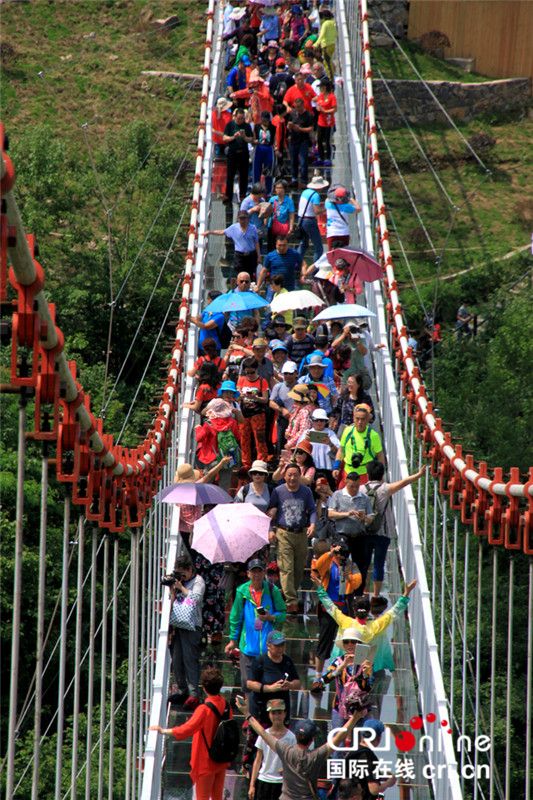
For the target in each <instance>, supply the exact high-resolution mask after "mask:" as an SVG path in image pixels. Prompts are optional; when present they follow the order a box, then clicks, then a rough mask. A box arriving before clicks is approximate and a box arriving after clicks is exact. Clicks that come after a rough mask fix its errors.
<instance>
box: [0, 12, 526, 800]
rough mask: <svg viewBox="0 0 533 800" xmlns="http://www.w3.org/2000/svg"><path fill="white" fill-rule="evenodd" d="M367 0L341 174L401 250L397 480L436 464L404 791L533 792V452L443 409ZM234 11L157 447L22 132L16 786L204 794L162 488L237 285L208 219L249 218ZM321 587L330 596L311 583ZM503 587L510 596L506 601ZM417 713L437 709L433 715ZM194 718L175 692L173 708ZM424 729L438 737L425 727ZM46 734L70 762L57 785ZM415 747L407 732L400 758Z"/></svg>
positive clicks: (421, 514)
mask: <svg viewBox="0 0 533 800" xmlns="http://www.w3.org/2000/svg"><path fill="white" fill-rule="evenodd" d="M366 6H367V3H366V0H362V2H361V3H359V4H358V3H356V2H355V0H337V2H336V4H335V14H336V21H337V27H338V31H339V38H338V44H337V54H336V58H337V68H338V72H339V73H340V75H341V76H342V84H341V85H340V87H339V88H338V92H337V94H338V101H339V111H338V124H337V132H336V136H335V145H336V148H335V159H334V164H333V168H332V175H333V178H334V179H338V180H340V179H341V178H342V182H343V183H350V184H351V187H352V189H353V192H354V194H355V196H356V197H357V198H358V200H359V202H360V205H361V207H362V213H361V214H360V215H359V217H358V220H357V226H355V225H354V228H353V231H352V233H353V236H354V238H355V240H358V241H359V242H360V244H361V246H362V247H363V248H364V249H366V250H368V251H371V252H374V253H376V255H377V256H378V257H379V260H380V262H381V264H382V266H383V282H382V284H381V285H374V284H371V285H367V288H366V304H367V306H368V308H370V309H371V310H372V311H373V312H374V313H375V315H376V316H375V318H373V319H372V321H371V332H372V335H373V338H374V340H375V341H376V342H378V343H382V344H384V345H386V347H385V349H384V350H382V351H380V354H379V355H377V356H376V358H375V360H374V372H375V389H376V399H377V401H378V403H379V417H380V425H381V430H382V435H383V441H384V443H385V451H386V455H387V463H388V473H389V478H390V480H391V481H396V480H399V479H401V478H403V477H406V475H408V474H409V473H410V472H413V471H415V470H417V469H418V468H419V467H420V465H422V464H423V463H426V464H427V465H428V472H427V473H426V476H425V478H424V479H423V481H422V482H421V484H420V486H419V487H418V489H417V491H416V495H415V494H414V493H413V491H412V490H411V488H408V489H406V490H404V491H403V492H400V493H398V494H396V495H395V496H394V498H393V506H394V513H395V518H396V523H397V531H398V538H397V546H396V548H395V549H391V551H390V553H389V557H388V563H387V573H386V582H385V586H386V589H387V592H388V594H389V597H390V598H394V597H395V596H396V595H398V594H399V593H401V582H400V577H401V575H403V577H404V578H407V579H413V578H417V580H418V585H417V587H416V589H415V591H414V592H413V596H412V599H411V602H410V606H409V614H408V622H405V621H400V622H399V623H397V624H396V625H395V627H394V631H393V633H392V642H393V646H394V655H395V660H396V665H397V669H396V672H395V673H394V675H393V676H392V677H391V678H390V679H389V680H387V681H385V682H384V684H383V685H380V686H379V687H376V694H377V696H378V698H379V706H380V710H381V718H382V719H383V721H384V722H385V723H386V724H387V725H388V726H389V729H390V730H391V731H392V732H393V734H398V733H400V732H402V731H403V732H405V731H414V732H415V734H416V735H415V742H416V745H413V747H412V748H411V752H409V755H410V756H412V757H413V764H414V774H413V776H412V777H410V778H409V779H407V778H406V779H405V780H400V781H399V782H398V784H397V786H396V787H394V789H390V790H389V791H388V793H387V797H388V798H391V800H393V798H394V797H401V798H402V799H403V798H413V800H415V799H417V800H418V799H419V798H420V799H421V798H430V797H435V798H438V800H459V798H462V797H473V798H476V800H477V798H479V799H480V800H484V799H485V798H487V800H489V798H490V800H492V799H493V798H498V799H499V800H510V799H511V798H524V800H530V798H531V772H532V770H531V757H532V706H533V702H532V698H533V561H532V559H531V555H532V554H533V516H532V514H533V469H532V470H530V473H529V479H528V481H527V482H524V481H522V480H521V476H520V474H519V472H518V470H514V469H512V470H511V471H510V474H508V475H507V474H504V473H503V470H502V469H501V468H499V467H498V466H495V465H487V464H486V463H483V462H478V461H477V460H476V458H475V454H474V455H470V454H468V455H467V454H463V452H462V448H461V446H460V445H459V444H457V443H454V441H453V439H452V437H451V435H450V434H449V433H448V432H446V431H444V429H443V424H442V421H441V419H439V417H438V416H437V414H436V411H435V410H434V408H433V405H432V402H431V400H430V398H429V397H428V393H427V391H426V387H425V385H424V380H423V376H422V375H421V372H420V370H419V368H418V366H417V362H416V358H415V355H414V353H413V351H412V349H411V347H410V345H409V341H408V335H407V322H406V315H405V313H404V310H403V308H402V301H401V297H400V295H399V292H398V289H397V281H396V278H395V272H394V263H393V258H392V255H391V249H390V241H389V219H388V215H387V210H386V198H385V197H384V193H383V187H382V174H381V168H380V159H379V152H378V126H379V120H377V119H376V115H375V109H374V94H373V85H372V51H371V47H370V38H369V30H368V16H367V7H366ZM220 31H221V10H220V8H219V6H218V4H216V3H215V0H210V2H209V4H208V10H207V15H206V46H205V55H204V64H203V71H202V78H201V80H202V83H201V104H200V115H199V124H198V141H197V150H196V160H195V168H194V180H193V184H192V202H191V214H190V223H189V234H188V241H187V253H186V257H185V260H184V270H183V279H182V281H181V284H180V290H181V294H180V295H179V296H178V297H177V298H176V300H177V302H176V303H174V305H173V308H174V309H175V308H176V307H177V308H178V322H177V325H176V329H175V336H174V340H173V342H172V349H171V355H170V365H169V367H168V370H167V375H166V385H165V388H164V392H163V394H162V398H161V401H160V403H159V406H158V408H157V411H156V413H155V414H154V419H153V424H152V426H151V428H150V430H149V431H148V432H147V434H146V437H145V439H144V441H143V442H142V443H141V444H140V445H139V446H137V447H135V448H130V449H128V448H126V447H123V446H122V445H120V444H118V443H116V442H115V441H114V440H113V438H112V437H111V436H110V435H109V434H106V433H105V431H104V423H103V420H102V418H98V417H96V416H94V415H93V413H92V411H91V406H90V398H89V395H88V394H87V393H86V392H85V390H84V388H83V387H82V386H81V385H80V383H79V382H78V380H77V368H76V364H75V362H73V361H69V360H68V356H67V354H66V353H65V352H64V332H63V331H62V330H61V329H60V328H59V326H58V325H57V322H56V310H55V308H54V306H53V304H51V303H49V302H48V301H47V298H46V275H45V272H44V270H43V268H42V267H41V266H40V264H39V263H38V261H37V258H38V255H37V253H36V249H35V243H34V239H33V237H32V235H31V234H29V233H26V231H25V228H24V224H23V220H22V219H21V215H20V213H19V210H18V206H17V201H16V192H17V186H16V169H17V165H16V163H12V162H11V160H10V158H9V151H8V150H6V147H5V137H4V131H3V130H2V132H1V137H0V138H1V143H2V155H3V157H2V162H1V165H0V166H1V168H2V177H1V190H2V208H1V295H0V300H1V302H2V310H3V311H2V316H3V317H7V314H8V313H9V314H10V317H11V325H10V341H9V349H10V352H9V356H8V358H7V360H6V359H4V363H5V364H6V363H7V369H8V372H9V374H10V377H9V383H7V384H3V386H2V389H3V390H4V391H10V392H16V393H17V394H18V397H19V412H18V413H19V419H18V430H19V440H18V462H17V475H16V486H17V491H16V525H15V535H14V547H15V551H14V573H13V576H12V587H13V589H12V619H11V620H10V621H9V624H10V633H11V652H10V658H11V670H10V685H9V690H8V691H9V718H8V721H7V726H6V727H7V734H6V737H5V741H4V742H3V743H2V758H3V761H2V772H3V777H2V781H3V796H5V797H6V798H12V797H13V798H15V797H24V798H26V797H28V798H29V797H31V798H32V800H37V798H43V797H54V798H55V799H56V800H60V799H61V800H66V798H75V797H85V798H86V800H94V799H95V798H98V800H101V799H102V798H104V797H108V798H112V797H118V796H124V797H125V798H126V800H130V799H131V800H133V798H142V799H143V800H148V798H154V800H155V798H173V797H188V796H190V792H191V787H190V781H189V778H188V766H187V763H188V752H189V751H188V749H187V747H188V746H187V745H186V744H184V743H177V742H176V743H168V744H167V749H166V750H165V743H164V742H163V741H162V738H161V737H158V736H157V734H156V733H154V732H148V727H149V725H150V724H161V725H164V726H166V725H167V718H168V706H167V695H168V690H169V679H170V659H169V650H168V634H169V625H168V619H169V610H170V600H169V597H168V592H167V591H166V590H164V588H163V587H162V586H161V583H160V579H161V575H162V574H163V572H164V571H165V570H167V571H171V570H172V568H173V565H174V561H175V558H176V554H177V552H178V550H179V546H180V539H179V533H178V527H179V516H178V515H179V512H178V511H177V509H170V508H169V507H168V506H165V505H163V504H161V503H157V502H155V501H154V497H155V495H156V494H157V492H158V491H159V489H160V488H161V487H162V486H165V485H167V484H168V483H170V482H171V480H172V476H173V474H174V472H175V469H176V466H177V464H179V463H182V462H184V461H191V460H192V454H193V453H194V414H193V412H191V411H190V410H189V409H186V408H183V403H184V402H187V401H189V400H191V399H192V397H193V394H194V387H193V381H192V380H191V379H188V378H187V377H186V371H187V369H189V368H190V367H191V366H192V364H193V363H194V361H195V358H196V351H197V340H196V336H197V331H196V328H195V327H193V326H191V327H189V325H188V322H187V320H188V316H189V315H190V314H197V313H198V312H199V309H200V308H201V307H202V305H203V304H204V297H205V295H206V292H207V290H208V289H210V288H217V286H218V287H219V288H222V289H225V282H224V281H223V279H222V274H221V271H220V269H218V268H217V269H215V268H214V267H212V266H210V265H213V264H217V263H218V261H219V260H220V257H221V255H222V246H221V245H220V243H217V242H216V241H213V240H212V239H210V240H209V241H208V240H207V238H204V237H203V236H202V235H201V234H202V233H203V232H204V231H205V230H207V229H208V227H211V228H213V227H217V228H220V227H224V226H225V224H226V221H227V219H226V214H227V209H226V208H225V207H224V206H223V205H222V203H221V202H220V200H218V199H217V188H218V184H221V183H222V182H223V180H224V175H223V174H222V175H220V174H219V168H218V167H217V165H216V164H215V158H214V156H215V154H214V145H213V137H212V129H211V112H212V109H213V105H214V101H215V98H216V97H217V95H218V94H219V90H220V87H221V86H222V85H223V54H222V50H221V42H220V40H219V34H220ZM230 213H231V212H230ZM208 220H209V225H208ZM230 221H231V220H230ZM3 341H5V338H4V337H3ZM7 350H8V346H7V345H6V346H5V347H4V351H6V352H7ZM28 409H31V410H32V412H33V414H32V416H31V417H30V416H29V414H28ZM28 436H31V437H32V438H33V439H34V440H35V441H37V442H40V443H42V459H41V476H42V477H41V486H40V491H41V496H40V531H39V556H38V560H37V564H38V574H37V575H35V576H34V582H33V585H32V587H31V603H32V605H33V615H34V617H36V637H35V641H32V642H29V641H28V640H27V638H26V637H24V638H22V633H23V630H22V612H23V609H24V608H25V606H27V603H28V587H27V586H26V585H24V583H23V574H24V573H23V565H24V557H25V541H26V539H27V536H28V531H27V529H26V527H25V526H26V522H25V506H26V504H27V503H28V498H27V496H25V492H24V478H25V451H26V442H27V438H28ZM55 481H57V482H59V484H60V485H61V486H62V487H63V490H64V491H63V496H64V500H63V508H62V518H63V539H62V565H61V575H62V583H61V587H60V590H59V591H58V592H57V593H49V592H48V591H47V574H46V571H47V552H49V549H50V542H49V541H48V539H47V535H48V534H47V521H48V516H49V514H50V504H49V498H48V489H49V485H50V483H51V482H55ZM54 513H57V508H56V509H55V512H54ZM5 580H6V577H5V576H4V581H5ZM301 592H302V597H303V599H304V603H305V608H306V609H307V612H308V611H309V609H310V608H311V605H312V602H313V595H312V591H311V585H310V584H304V586H303V588H302V590H301ZM502 596H503V597H505V598H506V599H507V603H506V611H505V613H502V611H501V608H502V606H501V604H499V603H498V602H497V600H498V598H502ZM307 612H306V613H305V614H304V619H303V624H301V625H298V626H290V625H289V624H287V627H286V630H285V634H286V636H287V638H288V641H289V645H290V649H289V654H290V655H292V657H293V658H294V660H295V662H296V663H297V664H298V666H299V669H300V670H301V674H302V675H306V674H307V671H309V655H310V647H311V644H312V642H313V640H314V639H315V638H316V623H315V622H314V620H313V617H312V614H311V613H307ZM519 613H520V616H518V615H519ZM517 619H520V623H519V624H518V623H517V621H516V620H517ZM488 620H490V625H488V624H487V621H488ZM487 630H490V637H489V636H488V635H487ZM124 640H126V641H127V647H128V659H127V665H128V668H127V675H121V676H120V686H121V687H122V686H123V685H125V687H126V688H125V690H124V691H122V689H121V691H120V692H119V691H118V685H119V681H118V676H117V649H118V647H119V643H120V642H124ZM4 651H5V647H4ZM205 655H206V658H209V659H210V660H211V661H213V660H214V661H215V662H217V660H218V663H220V666H221V667H222V668H223V673H224V677H225V681H226V684H225V687H224V689H223V693H224V694H226V696H227V697H228V698H230V697H232V696H233V694H234V693H235V692H236V686H237V685H238V679H237V677H236V673H235V670H234V668H233V666H232V665H231V664H230V663H229V662H226V661H223V659H221V656H220V653H219V654H218V655H217V653H215V652H211V653H206V654H205ZM4 656H5V652H4ZM28 658H31V659H32V663H34V677H33V681H32V683H31V685H30V686H26V685H22V684H21V682H20V680H19V668H20V664H21V663H22V660H24V661H27V659H28ZM51 665H53V666H51ZM308 683H309V681H307V684H308ZM302 685H303V686H305V685H306V681H305V680H304V681H303V682H302ZM6 693H7V692H6ZM330 703H331V698H329V697H328V695H326V696H325V697H324V699H323V700H322V701H320V702H317V701H315V700H314V699H313V698H312V697H311V696H310V695H309V692H308V691H307V690H306V689H302V690H301V691H300V692H299V693H298V700H297V715H298V716H303V717H307V716H312V717H313V718H314V719H316V720H317V721H318V722H319V725H320V726H321V728H322V731H323V732H324V733H325V731H326V727H327V720H328V718H329V708H330ZM415 717H416V718H419V719H420V720H421V721H422V722H423V725H424V731H422V732H421V731H420V729H419V728H417V727H416V726H415V727H413V726H411V720H412V719H413V718H415ZM181 719H182V715H180V714H178V713H173V719H172V724H178V722H179V721H180V720H181ZM28 731H29V732H30V733H31V740H32V743H33V744H32V746H28V737H27V736H26V738H25V746H24V750H23V752H21V747H20V742H21V739H22V737H23V734H24V733H26V734H27V733H28ZM423 732H424V733H426V740H425V743H424V744H423V745H420V746H419V742H420V737H421V734H422V733H423ZM45 743H46V744H47V747H46V748H45ZM45 752H46V759H47V762H50V761H51V762H52V763H53V774H54V775H55V783H54V785H53V786H48V787H47V788H46V789H45V788H44V786H43V759H44V756H43V754H44V753H45ZM397 755H398V751H397V748H396V747H395V744H394V742H393V743H392V744H391V753H390V758H396V757H397ZM48 766H49V764H48ZM226 795H227V796H228V797H230V796H233V797H235V798H240V797H245V796H246V785H245V781H244V778H243V777H242V776H240V775H238V774H237V773H234V774H233V773H232V772H231V771H230V772H229V773H228V778H227V788H226Z"/></svg>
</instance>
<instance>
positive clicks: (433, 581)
mask: <svg viewBox="0 0 533 800" xmlns="http://www.w3.org/2000/svg"><path fill="white" fill-rule="evenodd" d="M436 584H437V481H436V480H435V478H433V563H432V566H431V600H432V606H433V620H435V592H436Z"/></svg>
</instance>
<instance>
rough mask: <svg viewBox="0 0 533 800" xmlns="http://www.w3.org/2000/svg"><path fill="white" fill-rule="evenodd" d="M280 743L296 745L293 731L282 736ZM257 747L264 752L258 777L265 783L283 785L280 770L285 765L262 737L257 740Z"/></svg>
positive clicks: (268, 730) (268, 729) (268, 731)
mask: <svg viewBox="0 0 533 800" xmlns="http://www.w3.org/2000/svg"><path fill="white" fill-rule="evenodd" d="M270 730H271V729H270V728H267V733H270ZM278 741H279V742H287V744H290V745H295V744H296V736H295V735H294V733H293V732H292V731H287V733H286V734H285V736H282V737H281V739H278ZM255 746H256V747H257V749H258V750H262V751H263V761H262V762H261V769H260V770H259V775H258V776H257V777H258V778H260V779H261V780H262V781H264V782H265V783H283V775H280V773H279V771H280V769H283V764H282V763H281V758H280V757H279V756H278V754H277V753H276V752H274V750H272V749H271V748H270V747H269V745H268V744H267V743H266V742H265V741H263V739H261V737H259V738H258V739H257V742H256V744H255ZM256 793H257V792H256Z"/></svg>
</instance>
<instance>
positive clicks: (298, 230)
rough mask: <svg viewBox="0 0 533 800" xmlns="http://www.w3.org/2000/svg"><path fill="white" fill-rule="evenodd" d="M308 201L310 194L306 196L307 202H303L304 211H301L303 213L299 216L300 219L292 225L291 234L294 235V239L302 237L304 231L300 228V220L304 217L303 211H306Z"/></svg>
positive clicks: (309, 200)
mask: <svg viewBox="0 0 533 800" xmlns="http://www.w3.org/2000/svg"><path fill="white" fill-rule="evenodd" d="M310 202H311V196H309V197H308V198H307V203H306V204H305V208H304V213H303V214H302V216H301V217H300V221H299V222H297V223H296V224H295V225H294V226H293V229H292V235H293V236H294V238H295V239H303V235H304V232H303V228H302V220H303V219H304V218H305V212H306V211H307V209H308V208H309V203H310Z"/></svg>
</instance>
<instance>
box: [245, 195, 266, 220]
mask: <svg viewBox="0 0 533 800" xmlns="http://www.w3.org/2000/svg"><path fill="white" fill-rule="evenodd" d="M262 202H263V201H262V200H260V201H259V203H262ZM259 203H256V202H255V200H254V198H253V197H252V195H251V194H249V195H247V196H246V197H245V198H244V200H243V201H242V203H241V207H240V209H239V211H248V214H249V216H248V224H249V225H254V226H255V227H256V228H263V227H264V226H265V221H264V220H263V219H260V218H259V211H254V213H253V214H250V209H251V208H255V207H256V206H257V205H259Z"/></svg>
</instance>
